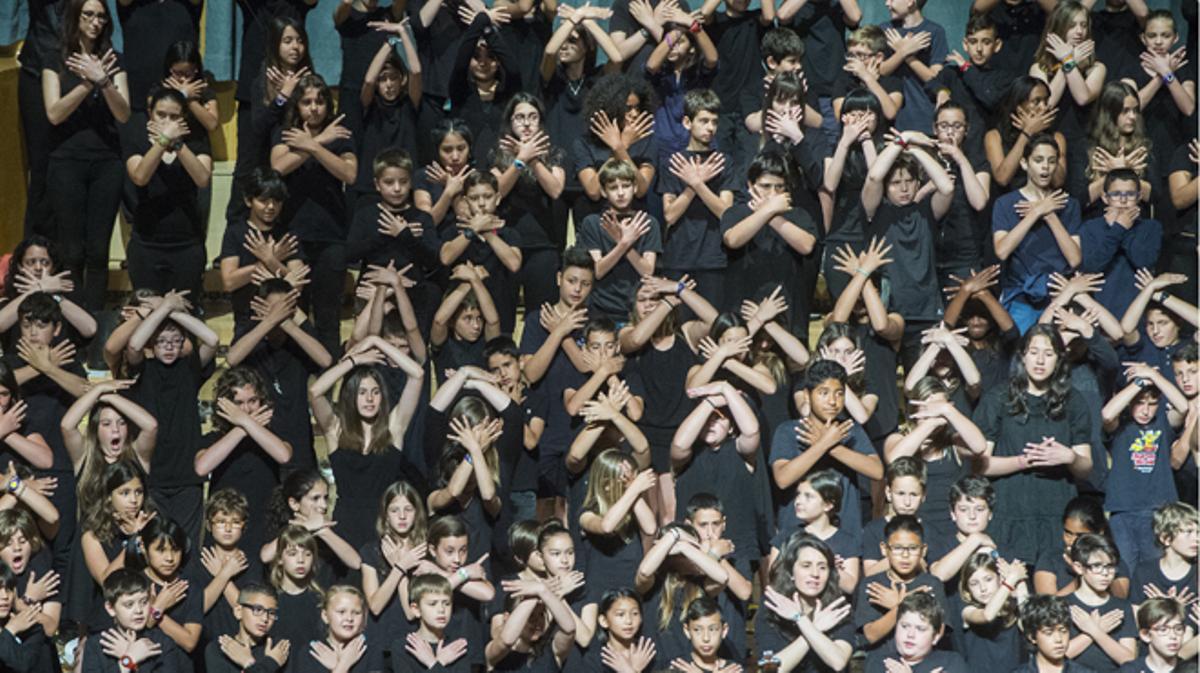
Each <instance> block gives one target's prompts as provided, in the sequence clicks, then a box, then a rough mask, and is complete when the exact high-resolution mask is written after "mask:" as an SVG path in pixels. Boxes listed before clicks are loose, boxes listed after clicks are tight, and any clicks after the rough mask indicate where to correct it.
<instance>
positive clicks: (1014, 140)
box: [983, 75, 1067, 187]
mask: <svg viewBox="0 0 1200 673" xmlns="http://www.w3.org/2000/svg"><path fill="white" fill-rule="evenodd" d="M1057 116H1058V108H1057V107H1055V106H1053V105H1051V104H1050V87H1049V85H1047V84H1046V83H1045V82H1043V81H1042V80H1040V79H1038V78H1036V77H1033V76H1031V75H1022V76H1021V77H1018V78H1016V79H1015V80H1013V83H1012V85H1011V86H1010V87H1009V89H1008V95H1007V96H1005V98H1004V103H1003V106H1002V107H1001V110H1000V114H998V115H996V119H997V120H999V122H998V123H999V126H998V127H997V128H993V129H988V131H987V133H985V134H983V151H984V154H986V155H987V160H988V165H989V166H991V169H992V178H993V179H994V180H995V181H996V184H997V185H999V186H1001V187H1015V186H1020V184H1021V183H1022V178H1025V176H1026V174H1025V168H1024V167H1022V165H1021V159H1022V158H1024V156H1025V151H1026V150H1027V149H1028V146H1029V141H1031V140H1033V138H1034V136H1038V135H1041V134H1043V133H1050V134H1051V135H1052V137H1053V138H1054V144H1056V145H1057V146H1058V153H1059V156H1066V155H1067V138H1066V136H1064V135H1063V134H1062V131H1059V130H1058V125H1057V124H1056V123H1055V121H1056V118H1057ZM1052 176H1053V178H1052V180H1051V184H1053V185H1054V186H1055V187H1062V186H1063V185H1064V184H1066V182H1067V163H1066V162H1065V161H1064V162H1061V163H1059V164H1057V165H1055V167H1054V171H1053V173H1052Z"/></svg>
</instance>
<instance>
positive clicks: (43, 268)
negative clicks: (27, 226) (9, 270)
mask: <svg viewBox="0 0 1200 673" xmlns="http://www.w3.org/2000/svg"><path fill="white" fill-rule="evenodd" d="M21 270H22V271H25V272H27V273H30V274H32V275H33V277H34V278H41V277H42V276H44V275H45V274H47V273H53V271H54V262H53V261H52V260H51V259H50V251H49V250H47V249H45V248H43V247H42V246H40V245H31V246H29V247H28V248H25V255H24V256H23V257H21Z"/></svg>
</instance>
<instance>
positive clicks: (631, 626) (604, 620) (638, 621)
mask: <svg viewBox="0 0 1200 673" xmlns="http://www.w3.org/2000/svg"><path fill="white" fill-rule="evenodd" d="M600 626H601V627H603V628H605V629H607V630H608V632H609V633H610V634H611V635H612V636H613V637H615V638H617V639H618V640H621V641H624V642H629V641H631V640H633V639H634V638H635V637H636V636H637V634H638V631H640V630H641V629H642V608H641V607H639V606H638V604H637V601H635V600H633V599H632V598H619V599H617V600H615V601H613V604H612V605H611V606H609V608H608V610H607V611H606V612H605V613H604V614H603V615H600Z"/></svg>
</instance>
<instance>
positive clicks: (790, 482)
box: [772, 444, 830, 491]
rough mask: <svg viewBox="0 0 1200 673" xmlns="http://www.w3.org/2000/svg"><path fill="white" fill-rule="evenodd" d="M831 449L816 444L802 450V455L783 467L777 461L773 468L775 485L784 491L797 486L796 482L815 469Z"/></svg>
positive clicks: (785, 463)
mask: <svg viewBox="0 0 1200 673" xmlns="http://www.w3.org/2000/svg"><path fill="white" fill-rule="evenodd" d="M829 448H830V447H826V446H822V445H821V444H814V445H813V446H810V447H808V448H807V449H803V448H802V449H801V451H800V455H798V456H796V457H795V458H792V459H790V460H788V461H786V462H784V464H783V465H782V466H780V465H779V461H776V463H775V464H774V465H773V466H772V473H773V475H774V477H775V485H776V486H778V487H779V488H780V489H781V490H784V491H786V490H788V489H790V488H791V487H793V486H795V485H796V482H798V481H800V479H801V478H803V477H804V475H806V474H808V473H809V472H810V471H811V470H812V469H813V466H815V465H816V464H817V461H819V460H821V457H822V456H824V455H825V454H826V453H827V452H828V451H829Z"/></svg>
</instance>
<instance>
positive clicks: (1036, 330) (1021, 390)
mask: <svg viewBox="0 0 1200 673" xmlns="http://www.w3.org/2000/svg"><path fill="white" fill-rule="evenodd" d="M1036 337H1044V338H1046V339H1047V340H1049V342H1050V346H1051V347H1052V348H1054V354H1055V355H1056V356H1057V357H1058V359H1057V361H1056V362H1055V363H1054V371H1053V372H1052V373H1051V374H1050V379H1049V382H1048V383H1049V385H1048V386H1047V390H1046V415H1047V416H1049V417H1050V418H1051V419H1054V420H1058V419H1061V418H1062V417H1063V415H1064V414H1065V413H1066V410H1067V400H1068V399H1070V395H1071V365H1070V363H1069V362H1068V361H1067V358H1066V350H1067V349H1066V346H1064V345H1063V341H1062V337H1060V336H1059V334H1058V330H1056V329H1055V328H1054V327H1053V326H1051V325H1034V326H1033V327H1030V328H1029V331H1028V332H1026V333H1025V336H1024V337H1023V338H1022V339H1021V348H1020V351H1019V352H1020V353H1021V354H1024V353H1025V351H1026V350H1028V349H1029V344H1030V343H1031V342H1032V341H1033V340H1034V339H1035V338H1036ZM1028 388H1029V372H1027V371H1025V362H1024V360H1023V359H1022V358H1021V357H1015V358H1013V361H1012V372H1011V375H1010V376H1009V379H1008V405H1007V407H1006V411H1008V413H1010V414H1012V415H1013V416H1020V417H1022V418H1024V417H1026V416H1028V414H1029V406H1028V404H1027V402H1026V396H1027V395H1028V394H1029V393H1028Z"/></svg>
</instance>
